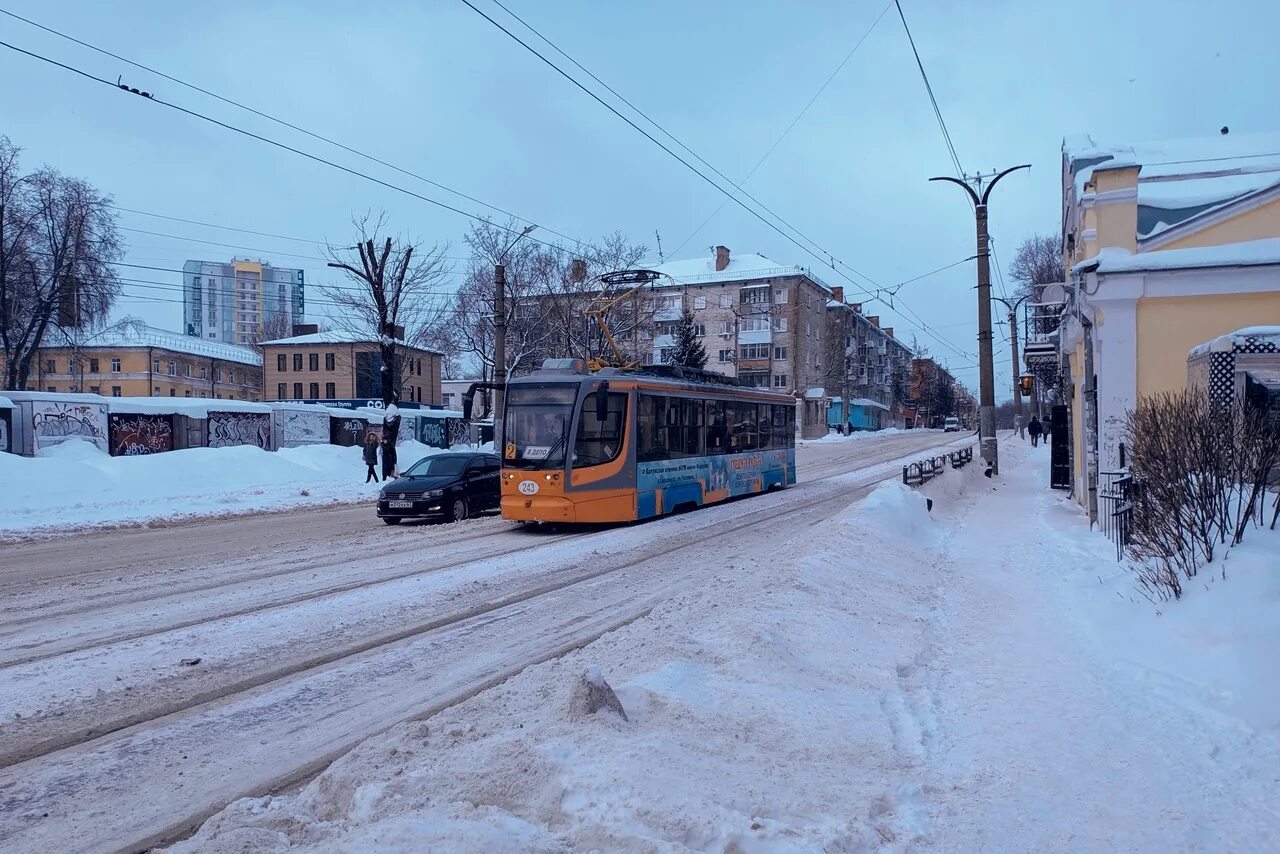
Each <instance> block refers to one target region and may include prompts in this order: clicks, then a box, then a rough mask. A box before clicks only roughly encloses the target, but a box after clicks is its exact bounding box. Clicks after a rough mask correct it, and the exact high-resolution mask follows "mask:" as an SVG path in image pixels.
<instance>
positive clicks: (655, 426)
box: [636, 394, 703, 462]
mask: <svg viewBox="0 0 1280 854" xmlns="http://www.w3.org/2000/svg"><path fill="white" fill-rule="evenodd" d="M637 416H638V417H637V419H636V421H637V426H638V428H639V432H640V443H639V446H638V450H637V454H636V459H637V460H638V461H640V462H651V461H654V460H672V459H681V458H684V457H696V456H701V455H702V453H703V450H702V449H703V435H702V433H703V420H702V401H700V400H692V399H690V398H683V397H662V396H659V395H649V394H642V395H640V410H639V412H638V413H637Z"/></svg>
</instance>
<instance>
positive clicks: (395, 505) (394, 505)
mask: <svg viewBox="0 0 1280 854" xmlns="http://www.w3.org/2000/svg"><path fill="white" fill-rule="evenodd" d="M387 506H388V507H390V508H391V509H392V510H408V509H409V508H410V507H412V506H413V502H412V501H388V502H387Z"/></svg>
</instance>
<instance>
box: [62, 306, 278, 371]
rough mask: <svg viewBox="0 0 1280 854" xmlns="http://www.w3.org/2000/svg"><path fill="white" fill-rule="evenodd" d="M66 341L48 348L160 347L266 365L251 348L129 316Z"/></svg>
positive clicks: (176, 351) (65, 339)
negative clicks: (161, 327)
mask: <svg viewBox="0 0 1280 854" xmlns="http://www.w3.org/2000/svg"><path fill="white" fill-rule="evenodd" d="M62 341H63V342H64V343H58V339H56V338H55V339H53V340H51V341H50V342H49V343H48V344H46V345H45V346H47V347H67V346H73V345H74V346H76V347H80V348H87V349H94V348H100V347H157V348H161V349H164V350H170V351H172V352H175V353H186V354H187V355H190V356H204V357H205V358H209V359H217V360H219V361H222V362H237V363H239V364H242V365H253V366H254V367H259V366H261V365H262V357H261V356H259V355H258V354H257V353H255V352H254V351H253V350H251V349H249V348H248V347H237V346H236V345H234V344H219V343H218V342H216V341H205V340H204V339H202V338H196V337H195V336H192V335H183V334H182V333H181V332H171V331H169V330H167V329H159V328H157V327H155V326H148V325H147V324H145V323H143V322H142V321H140V320H137V319H136V318H126V319H125V320H124V321H122V322H121V323H119V324H117V325H115V326H112V327H109V328H107V329H104V330H102V331H101V332H91V333H86V334H84V335H82V336H77V337H76V338H74V339H72V338H70V337H66V336H64V337H63V338H62Z"/></svg>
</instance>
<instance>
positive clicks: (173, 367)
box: [169, 362, 178, 377]
mask: <svg viewBox="0 0 1280 854" xmlns="http://www.w3.org/2000/svg"><path fill="white" fill-rule="evenodd" d="M177 375H178V363H177V362H170V363H169V376H171V377H176V376H177Z"/></svg>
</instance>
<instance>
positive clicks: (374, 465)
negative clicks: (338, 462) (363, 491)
mask: <svg viewBox="0 0 1280 854" xmlns="http://www.w3.org/2000/svg"><path fill="white" fill-rule="evenodd" d="M364 464H365V466H367V467H368V469H369V473H368V474H366V475H365V477H364V482H365V483H368V482H369V481H373V482H374V483H377V481H378V434H377V433H374V432H373V431H372V430H370V431H369V434H368V435H367V436H365V437H364Z"/></svg>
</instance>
